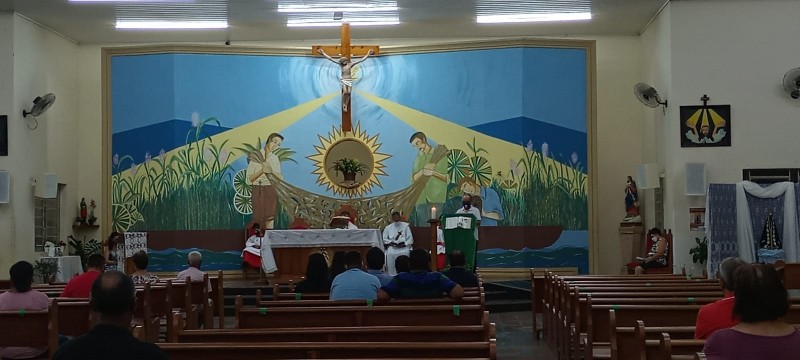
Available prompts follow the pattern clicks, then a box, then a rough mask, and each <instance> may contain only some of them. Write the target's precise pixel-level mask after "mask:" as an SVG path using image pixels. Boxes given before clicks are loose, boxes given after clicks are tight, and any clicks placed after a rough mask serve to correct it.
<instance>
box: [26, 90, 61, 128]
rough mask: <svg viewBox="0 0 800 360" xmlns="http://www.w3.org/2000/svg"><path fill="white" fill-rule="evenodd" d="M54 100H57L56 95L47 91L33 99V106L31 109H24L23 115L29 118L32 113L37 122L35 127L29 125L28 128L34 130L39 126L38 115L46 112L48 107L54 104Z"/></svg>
mask: <svg viewBox="0 0 800 360" xmlns="http://www.w3.org/2000/svg"><path fill="white" fill-rule="evenodd" d="M54 102H56V95H55V94H53V93H47V94H44V95H42V96H37V97H36V99H33V106H31V109H30V110H29V111H27V110H25V109H22V117H24V118H27V117H28V115H30V116H31V117H32V118H33V121H34V122H35V123H36V124H35V125H34V126H33V127H30V125H28V129H30V130H33V129H36V128H37V127H39V122H38V121H37V120H36V117H37V116H39V115H42V114H44V112H45V111H47V109H49V108H50V107H51V106H53V103H54Z"/></svg>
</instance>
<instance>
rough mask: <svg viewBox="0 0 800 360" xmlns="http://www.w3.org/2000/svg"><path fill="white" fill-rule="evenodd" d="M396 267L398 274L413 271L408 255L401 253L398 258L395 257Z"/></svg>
mask: <svg viewBox="0 0 800 360" xmlns="http://www.w3.org/2000/svg"><path fill="white" fill-rule="evenodd" d="M394 269H395V270H397V273H398V274H399V273H401V272H409V271H411V266H410V265H409V263H408V256H405V255H400V256H398V257H397V259H394Z"/></svg>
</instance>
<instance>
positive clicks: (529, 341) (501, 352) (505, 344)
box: [489, 311, 555, 360]
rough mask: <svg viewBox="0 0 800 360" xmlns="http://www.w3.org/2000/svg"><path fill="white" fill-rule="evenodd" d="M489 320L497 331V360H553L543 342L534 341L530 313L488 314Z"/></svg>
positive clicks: (553, 357)
mask: <svg viewBox="0 0 800 360" xmlns="http://www.w3.org/2000/svg"><path fill="white" fill-rule="evenodd" d="M489 320H490V321H491V322H493V323H495V330H496V331H497V359H498V360H522V359H525V360H529V359H535V360H555V356H554V355H553V354H552V352H551V351H550V349H548V348H547V345H545V343H544V340H536V339H534V337H533V334H532V333H531V331H532V330H531V321H532V319H531V312H530V311H513V312H503V313H489Z"/></svg>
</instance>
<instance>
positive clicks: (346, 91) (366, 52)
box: [311, 23, 380, 133]
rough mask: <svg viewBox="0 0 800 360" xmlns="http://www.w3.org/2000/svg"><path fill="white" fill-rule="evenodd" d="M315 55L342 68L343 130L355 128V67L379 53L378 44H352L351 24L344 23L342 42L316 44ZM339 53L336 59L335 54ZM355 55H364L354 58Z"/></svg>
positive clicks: (313, 50) (349, 130)
mask: <svg viewBox="0 0 800 360" xmlns="http://www.w3.org/2000/svg"><path fill="white" fill-rule="evenodd" d="M311 50H312V53H313V54H314V55H322V56H324V57H325V58H326V59H328V60H330V61H332V62H334V63H336V64H337V65H339V66H340V67H341V70H342V78H341V80H340V81H341V83H342V131H343V132H345V133H347V132H351V131H352V129H353V124H352V120H351V119H352V116H351V110H352V108H353V107H352V106H351V105H350V99H351V93H352V91H353V68H354V67H355V66H356V65H358V64H360V63H362V62H364V60H367V58H368V57H370V56H374V55H378V54H379V52H380V48H379V47H378V46H371V45H362V46H350V24H348V23H342V44H341V45H333V46H320V45H315V46H314V47H312V48H311ZM336 55H338V56H339V58H338V59H336V58H335V57H334V56H336ZM353 56H363V57H359V58H357V59H356V60H353V59H352V57H353Z"/></svg>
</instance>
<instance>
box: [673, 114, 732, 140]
mask: <svg viewBox="0 0 800 360" xmlns="http://www.w3.org/2000/svg"><path fill="white" fill-rule="evenodd" d="M680 122H681V126H680V133H681V135H680V136H681V147H718V146H731V136H732V135H731V134H732V131H731V106H730V105H700V106H681V109H680Z"/></svg>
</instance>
